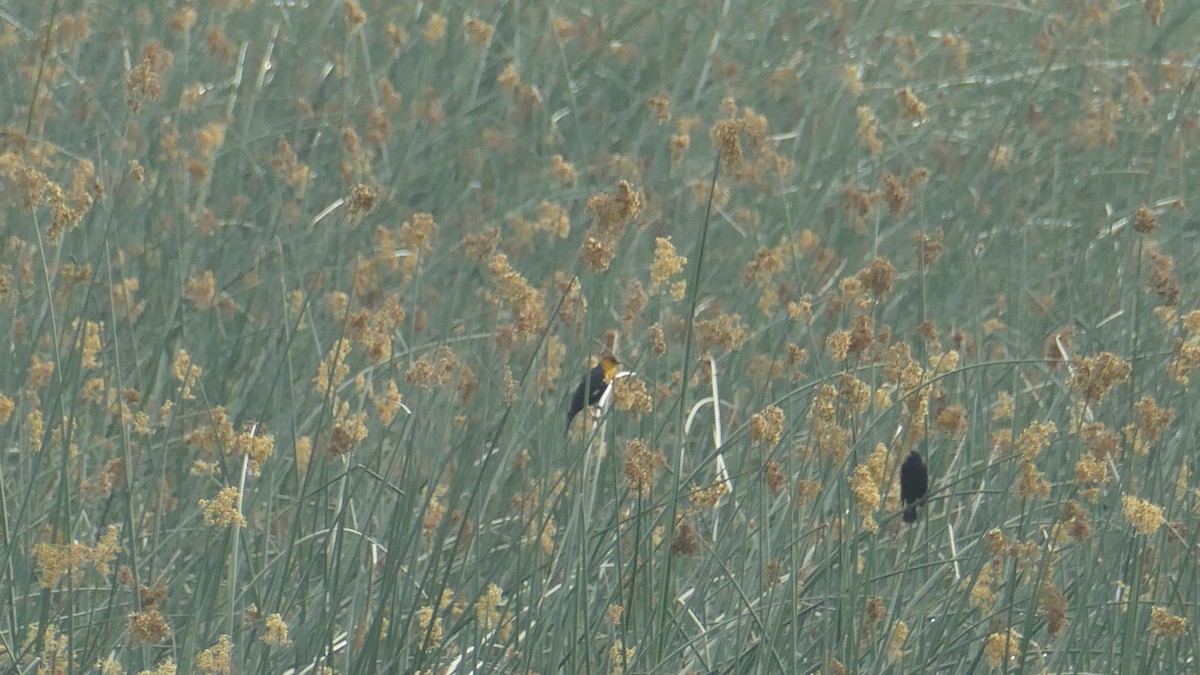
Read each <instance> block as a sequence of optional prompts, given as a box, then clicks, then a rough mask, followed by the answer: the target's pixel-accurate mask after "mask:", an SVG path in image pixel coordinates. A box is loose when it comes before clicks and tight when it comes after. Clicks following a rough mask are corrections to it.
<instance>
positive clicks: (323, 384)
mask: <svg viewBox="0 0 1200 675" xmlns="http://www.w3.org/2000/svg"><path fill="white" fill-rule="evenodd" d="M350 351H351V346H350V340H349V339H347V338H340V339H339V340H338V341H337V342H335V343H333V345H332V346H330V348H329V351H328V352H326V353H325V358H324V359H322V360H321V364H320V365H319V366H317V375H316V377H314V378H313V386H314V387H316V389H317V391H319V392H321V393H322V394H326V395H330V394H333V393H334V392H336V391H337V389H338V387H339V386H341V384H342V382H343V381H345V379H346V376H347V375H349V374H350V366H349V364H347V363H346V358H347V357H348V356H349V355H350Z"/></svg>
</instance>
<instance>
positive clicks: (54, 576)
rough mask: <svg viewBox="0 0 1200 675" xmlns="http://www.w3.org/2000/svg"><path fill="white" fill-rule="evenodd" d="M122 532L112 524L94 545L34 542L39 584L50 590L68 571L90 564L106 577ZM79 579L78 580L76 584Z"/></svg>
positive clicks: (79, 570)
mask: <svg viewBox="0 0 1200 675" xmlns="http://www.w3.org/2000/svg"><path fill="white" fill-rule="evenodd" d="M119 534H120V529H119V528H117V526H116V525H109V526H108V528H106V529H105V531H104V533H103V534H101V535H100V538H99V539H98V540H97V541H96V545H95V546H87V545H85V544H80V543H72V544H52V543H50V542H38V543H37V544H34V546H33V556H34V559H35V560H36V565H37V573H38V585H39V586H41V587H42V588H43V589H46V590H51V589H53V588H54V587H55V586H57V585H58V581H59V579H61V578H62V576H63V575H64V574H66V573H67V571H68V570H70V571H72V573H73V574H82V573H83V570H84V565H90V566H91V567H92V569H94V570H96V572H97V573H99V574H100V575H102V576H107V575H108V574H109V573H110V572H111V568H110V565H111V564H112V562H113V560H115V559H116V557H117V554H118V553H120V552H121V546H120V542H119V541H118V535H119ZM78 582H79V580H78V579H77V580H76V583H78Z"/></svg>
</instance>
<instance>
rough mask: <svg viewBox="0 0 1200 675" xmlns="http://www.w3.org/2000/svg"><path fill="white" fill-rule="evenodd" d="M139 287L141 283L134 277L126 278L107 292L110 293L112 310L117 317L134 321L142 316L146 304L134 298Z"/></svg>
mask: <svg viewBox="0 0 1200 675" xmlns="http://www.w3.org/2000/svg"><path fill="white" fill-rule="evenodd" d="M140 287H141V282H139V281H138V280H137V278H136V277H126V278H124V279H122V280H120V281H118V282H117V283H115V284H113V285H112V288H110V289H109V291H110V292H111V293H112V302H113V310H114V311H115V312H116V313H117V314H118V315H120V316H123V317H125V318H127V319H129V320H130V321H136V320H137V318H138V317H139V316H141V315H142V312H143V311H145V309H146V303H145V302H143V301H141V300H137V299H135V298H134V294H135V293H137V291H138V289H139V288H140Z"/></svg>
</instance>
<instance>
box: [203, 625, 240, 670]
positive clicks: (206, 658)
mask: <svg viewBox="0 0 1200 675" xmlns="http://www.w3.org/2000/svg"><path fill="white" fill-rule="evenodd" d="M232 654H233V640H231V639H230V638H229V636H228V635H221V636H220V637H219V638H217V642H216V644H214V645H213V646H211V647H209V648H208V649H202V650H200V651H199V652H198V653H197V654H196V669H197V670H199V671H200V672H201V673H203V675H230V674H231V673H233V662H232Z"/></svg>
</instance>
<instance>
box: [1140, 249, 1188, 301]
mask: <svg viewBox="0 0 1200 675" xmlns="http://www.w3.org/2000/svg"><path fill="white" fill-rule="evenodd" d="M1149 257H1150V272H1149V278H1148V279H1147V280H1146V285H1147V286H1148V287H1149V288H1150V290H1151V291H1154V293H1155V294H1156V295H1158V297H1160V298H1162V301H1163V303H1165V304H1166V305H1168V306H1174V305H1176V304H1178V303H1179V296H1180V294H1181V293H1182V292H1183V290H1182V287H1181V286H1180V284H1179V278H1178V277H1176V276H1175V273H1174V272H1173V271H1172V268H1173V267H1174V266H1175V261H1174V260H1173V259H1172V258H1171V256H1169V255H1166V254H1165V253H1159V252H1157V251H1154V252H1151V253H1150V256H1149Z"/></svg>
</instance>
